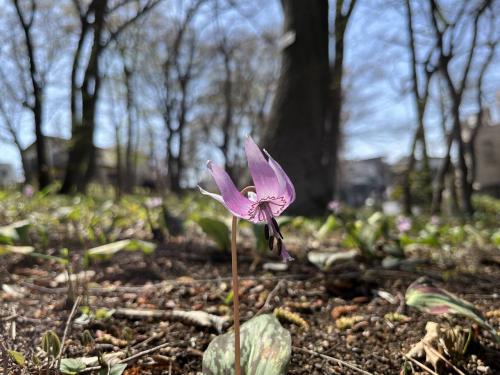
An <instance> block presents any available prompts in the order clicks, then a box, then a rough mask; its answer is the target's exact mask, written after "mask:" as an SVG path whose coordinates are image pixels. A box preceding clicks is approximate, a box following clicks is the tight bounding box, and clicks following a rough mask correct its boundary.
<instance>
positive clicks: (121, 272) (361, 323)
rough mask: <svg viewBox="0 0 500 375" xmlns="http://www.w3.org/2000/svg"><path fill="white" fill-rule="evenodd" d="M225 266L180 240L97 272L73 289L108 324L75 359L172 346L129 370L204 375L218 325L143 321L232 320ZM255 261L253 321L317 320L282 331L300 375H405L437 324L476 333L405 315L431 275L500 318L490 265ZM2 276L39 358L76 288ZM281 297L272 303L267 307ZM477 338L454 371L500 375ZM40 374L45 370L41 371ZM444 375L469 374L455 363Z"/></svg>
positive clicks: (482, 338)
mask: <svg viewBox="0 0 500 375" xmlns="http://www.w3.org/2000/svg"><path fill="white" fill-rule="evenodd" d="M214 258H215V259H214ZM216 258H221V257H220V256H219V257H217V256H215V257H214V256H213V254H211V253H210V252H207V251H206V250H204V249H203V247H200V246H197V245H196V244H195V243H192V242H190V243H186V242H182V241H178V242H177V243H176V242H175V241H174V242H172V243H170V245H169V246H168V247H163V248H159V249H158V250H157V251H156V252H155V256H154V259H153V258H149V259H148V257H144V256H143V255H142V254H140V253H136V252H122V253H120V254H119V255H117V256H115V257H114V258H113V261H112V262H111V261H108V262H104V263H100V264H99V265H95V266H93V267H92V270H93V272H92V274H89V275H88V276H89V280H88V283H85V285H83V283H81V281H80V282H77V283H74V284H80V285H74V286H73V288H74V289H75V291H78V292H79V293H80V294H81V295H83V298H84V300H85V305H88V306H90V307H91V308H92V310H93V311H100V312H99V313H97V315H101V317H100V319H95V320H92V321H90V322H83V323H82V324H80V325H78V324H71V329H69V334H68V336H67V339H66V343H65V357H71V358H76V357H92V356H96V355H98V354H99V353H111V352H115V353H120V354H119V355H121V357H120V358H124V357H129V356H131V355H133V354H136V353H140V352H143V351H145V350H148V349H151V348H155V347H157V346H162V347H161V348H160V349H158V350H155V351H153V352H151V353H148V354H144V355H140V356H138V358H137V359H136V360H131V361H129V362H128V367H127V369H126V370H125V372H124V373H125V374H128V375H132V374H197V373H200V372H201V363H202V355H203V351H204V350H205V348H206V347H207V345H208V343H209V342H210V341H211V340H212V339H213V338H214V337H215V335H217V331H216V329H215V328H214V327H201V326H199V325H198V324H197V323H196V322H194V321H189V320H187V321H183V319H172V317H168V316H167V315H165V316H163V317H162V316H159V315H158V316H156V317H155V316H151V317H145V316H140V315H141V312H144V311H152V310H154V311H161V312H165V311H172V310H173V309H175V310H184V311H193V310H202V311H205V312H208V313H211V314H215V315H225V314H227V313H228V310H229V309H230V308H231V306H230V303H225V302H224V301H225V299H226V297H227V294H228V291H229V290H230V268H229V264H230V262H229V260H228V259H223V258H224V257H222V259H216ZM4 259H5V258H4ZM250 262H251V259H250V258H249V257H248V256H245V252H244V250H241V254H240V275H241V291H240V300H241V317H242V320H243V321H245V320H247V319H249V318H251V317H252V316H253V315H254V314H255V313H256V312H257V311H258V310H260V309H261V308H262V307H263V305H264V302H265V301H266V299H268V306H265V309H266V310H270V311H272V309H273V308H274V307H283V308H286V309H288V310H290V311H293V312H296V313H297V314H299V315H300V316H301V317H302V318H303V319H304V320H305V322H307V326H308V327H306V326H299V325H296V324H294V323H291V322H286V321H284V322H282V324H283V325H284V326H285V327H286V328H287V329H289V330H290V332H291V335H292V345H293V350H292V359H291V363H290V366H289V371H288V373H289V374H297V375H298V374H357V373H360V372H359V371H358V370H353V369H350V368H348V367H346V366H345V365H341V364H339V363H338V362H336V361H335V360H334V359H333V358H336V359H340V360H342V361H345V362H348V363H350V364H353V365H355V366H357V367H359V368H361V369H363V370H365V371H366V372H368V373H372V374H399V373H404V372H401V371H402V368H403V364H404V363H405V358H404V354H405V353H406V352H408V350H409V349H410V348H411V347H412V346H414V345H415V344H416V343H417V342H418V341H419V340H420V339H421V338H422V337H423V336H424V334H425V326H426V323H427V322H428V321H436V322H448V323H451V324H461V325H463V326H467V325H470V323H468V322H466V321H465V320H464V319H460V318H456V317H453V318H448V319H444V318H442V317H436V316H430V315H427V314H425V313H421V312H419V311H417V310H414V309H412V308H408V307H406V306H405V305H404V297H403V296H404V294H405V290H406V288H407V287H408V285H409V284H410V283H411V282H413V281H414V280H415V279H416V278H417V277H418V276H420V275H427V276H429V277H431V278H434V279H435V280H438V284H439V285H440V286H442V287H444V288H446V289H447V290H449V291H451V292H454V293H457V294H458V295H459V296H461V297H463V298H465V299H467V300H468V301H470V302H472V303H473V304H474V305H475V306H476V307H478V308H479V309H480V310H481V311H483V312H487V311H495V310H496V311H498V309H500V295H499V294H500V265H499V264H498V263H495V262H493V263H491V262H490V263H489V264H482V266H481V267H482V268H481V271H480V272H475V273H474V274H467V273H463V272H461V271H456V270H455V267H454V266H452V265H448V266H447V269H446V270H443V269H439V268H438V267H436V266H430V265H428V266H425V267H423V268H421V269H418V270H413V271H411V272H408V271H402V270H387V269H382V268H373V269H364V270H363V269H361V268H358V269H357V270H353V267H352V265H351V266H350V267H348V269H345V267H343V268H344V269H342V268H341V269H337V270H332V271H330V272H328V273H321V272H318V271H317V269H316V268H315V267H314V266H312V265H309V264H307V263H306V261H301V260H298V261H296V262H293V263H291V266H290V268H289V269H288V270H287V271H286V272H269V271H253V272H252V271H250V269H249V267H250ZM0 267H1V272H2V274H3V275H4V276H3V283H4V284H7V285H9V286H10V288H7V289H5V288H4V291H3V293H2V294H1V295H0V303H1V304H0V316H1V318H0V319H1V320H2V323H3V325H4V326H5V325H6V324H7V323H8V322H9V321H10V322H12V321H15V322H16V325H15V341H14V342H15V345H14V348H13V349H15V350H16V351H18V352H21V353H24V355H25V356H27V357H30V355H29V354H27V353H36V351H37V350H39V349H36V348H37V347H39V345H40V344H39V340H40V337H41V336H42V335H43V333H44V332H46V331H47V330H54V331H55V332H56V333H58V335H59V337H62V336H63V331H64V330H65V328H66V325H67V323H66V322H67V320H68V317H69V315H70V310H71V308H72V302H71V301H69V295H68V289H67V287H66V286H64V285H63V284H62V283H58V282H56V278H57V275H59V274H60V273H61V272H63V271H64V269H63V268H62V267H61V266H60V265H58V264H57V263H52V262H46V261H44V262H42V261H40V260H37V259H33V258H26V257H22V256H11V257H9V258H8V259H7V260H5V261H4V262H2V264H1V266H0ZM258 268H260V269H262V267H258ZM444 271H446V272H447V274H448V275H450V276H449V278H448V279H447V281H443V278H442V275H443V274H444ZM94 272H95V274H94ZM5 275H6V276H5ZM270 292H272V293H273V294H272V295H271V297H270V298H267V297H269V293H270ZM384 292H386V293H384ZM226 302H227V301H226ZM124 309H129V310H124ZM130 309H131V310H130ZM113 310H114V314H113V315H112V316H109V317H108V316H107V314H106V312H110V311H113ZM394 312H399V313H401V314H404V315H405V316H406V317H407V318H405V319H404V320H397V319H396V320H395V319H390V318H389V317H388V315H387V314H388V313H394ZM332 315H333V316H332ZM342 315H344V316H351V317H352V316H356V318H355V320H354V321H353V322H352V324H350V325H352V326H350V327H349V323H348V327H347V328H342V329H341V328H339V326H337V324H336V319H335V318H337V320H338V319H339V317H340V316H342ZM79 316H81V314H80V313H77V314H75V315H74V318H76V319H77V321H78V317H79ZM495 319H496V320H495ZM80 320H81V319H80ZM490 321H491V322H492V324H494V325H495V326H496V327H498V326H499V324H500V319H499V317H498V315H497V316H496V318H492V319H491V320H490ZM225 328H227V327H225ZM84 330H88V331H89V332H90V333H91V335H92V337H94V340H95V341H94V342H93V343H92V344H90V345H89V344H87V345H83V344H82V341H84V340H83V338H82V337H83V335H82V333H83V331H84ZM476 333H477V334H476V335H475V339H474V340H475V341H474V342H473V344H472V345H471V346H470V350H469V353H468V355H467V356H466V357H464V358H462V359H460V360H459V361H458V362H455V363H454V365H455V366H457V367H458V368H459V369H460V370H461V371H463V372H464V373H467V374H498V373H500V351H499V349H500V347H499V346H498V344H497V345H496V346H495V344H494V342H493V340H492V338H491V336H488V334H483V333H481V332H480V330H479V329H478V328H477V327H476ZM162 344H165V345H162ZM11 349H12V348H11ZM304 349H306V350H309V352H308V351H306V350H304ZM312 352H314V353H321V354H323V355H325V356H327V357H320V356H318V355H317V354H314V353H312ZM422 362H423V361H422ZM412 366H413V369H414V372H413V373H419V372H421V373H426V371H425V370H422V369H421V368H419V367H418V366H417V365H415V364H414V363H412ZM11 371H12V373H13V374H14V373H21V371H22V370H21V369H15V368H14V367H11ZM24 371H27V370H26V369H25V370H24ZM31 371H33V373H37V372H36V371H35V370H34V369H33V368H32V369H31ZM43 373H45V372H43ZM54 373H55V372H54ZM87 373H92V372H87ZM94 373H98V371H97V370H95V371H94ZM408 373H412V372H408ZM437 373H439V374H448V373H449V374H454V373H459V372H456V370H453V369H452V368H446V366H445V367H442V368H441V370H439V369H438V370H437Z"/></svg>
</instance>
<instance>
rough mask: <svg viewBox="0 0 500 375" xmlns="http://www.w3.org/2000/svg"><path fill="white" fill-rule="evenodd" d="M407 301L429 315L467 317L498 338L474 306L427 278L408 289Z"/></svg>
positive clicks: (417, 281) (419, 280) (414, 283)
mask: <svg viewBox="0 0 500 375" xmlns="http://www.w3.org/2000/svg"><path fill="white" fill-rule="evenodd" d="M405 299H406V304H407V305H408V306H413V307H416V308H417V309H419V310H421V311H425V312H427V313H429V314H434V315H440V314H458V315H463V316H466V317H468V318H469V319H472V320H474V321H476V322H477V323H479V324H480V325H482V326H483V327H485V328H487V329H489V330H490V331H491V332H492V333H493V335H494V336H497V334H496V332H495V329H494V328H493V327H492V326H491V325H490V324H489V323H488V321H487V320H486V319H485V318H484V317H483V315H482V314H481V312H480V311H479V310H478V309H476V308H475V307H474V305H473V304H471V303H469V302H467V301H465V300H463V299H461V298H459V297H457V296H456V295H454V294H452V293H450V292H448V291H447V290H444V289H441V288H438V287H436V286H434V285H433V284H432V282H430V280H427V279H426V278H425V277H422V278H419V279H418V280H416V281H415V282H413V283H412V284H411V285H410V286H409V287H408V289H407V290H406V295H405ZM497 339H498V336H497Z"/></svg>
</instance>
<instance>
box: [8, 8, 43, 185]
mask: <svg viewBox="0 0 500 375" xmlns="http://www.w3.org/2000/svg"><path fill="white" fill-rule="evenodd" d="M13 4H14V8H15V9H16V13H17V16H18V19H19V23H20V24H21V27H22V29H23V33H24V41H25V46H26V52H27V54H28V62H29V76H30V80H31V89H32V90H33V103H32V104H30V105H29V108H30V109H31V111H32V112H33V117H34V123H35V137H36V139H35V144H36V157H37V177H38V188H39V189H43V188H45V187H46V186H48V185H49V184H50V181H51V179H50V169H49V166H48V164H47V156H46V147H45V138H44V136H43V132H42V124H43V81H42V79H41V77H40V72H39V70H38V67H37V62H36V58H35V47H34V45H33V39H32V36H31V31H32V26H33V19H34V17H35V12H36V3H32V7H31V12H32V13H31V15H30V16H29V17H25V15H24V14H23V11H22V9H21V6H20V4H19V1H18V0H14V1H13Z"/></svg>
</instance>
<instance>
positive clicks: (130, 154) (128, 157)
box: [123, 61, 136, 190]
mask: <svg viewBox="0 0 500 375" xmlns="http://www.w3.org/2000/svg"><path fill="white" fill-rule="evenodd" d="M125 64H126V62H125V61H124V62H123V75H124V78H125V90H126V99H127V147H126V150H125V179H126V181H127V190H130V189H131V188H132V187H133V186H134V185H135V183H136V181H135V168H134V165H135V163H134V160H133V159H134V127H135V120H136V119H135V117H134V114H133V112H134V110H135V108H134V99H133V91H132V82H131V75H132V72H131V71H130V69H129V68H128V67H127V66H126V65H125Z"/></svg>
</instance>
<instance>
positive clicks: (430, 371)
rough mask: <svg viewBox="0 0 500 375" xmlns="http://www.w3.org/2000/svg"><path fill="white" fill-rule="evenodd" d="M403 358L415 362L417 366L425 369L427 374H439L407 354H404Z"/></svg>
mask: <svg viewBox="0 0 500 375" xmlns="http://www.w3.org/2000/svg"><path fill="white" fill-rule="evenodd" d="M405 358H406V359H409V360H410V361H412V362H413V363H415V364H416V365H417V366H419V367H421V368H423V369H424V370H425V371H427V372H428V373H429V374H432V375H439V374H438V373H437V372H435V371H432V370H431V369H430V368H429V367H427V366H426V365H424V364H423V363H420V362H419V361H417V360H416V359H415V358H412V357H410V356H407V355H405Z"/></svg>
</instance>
